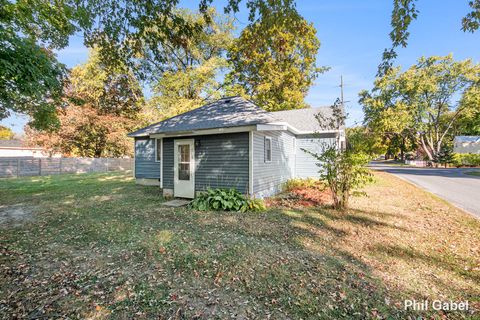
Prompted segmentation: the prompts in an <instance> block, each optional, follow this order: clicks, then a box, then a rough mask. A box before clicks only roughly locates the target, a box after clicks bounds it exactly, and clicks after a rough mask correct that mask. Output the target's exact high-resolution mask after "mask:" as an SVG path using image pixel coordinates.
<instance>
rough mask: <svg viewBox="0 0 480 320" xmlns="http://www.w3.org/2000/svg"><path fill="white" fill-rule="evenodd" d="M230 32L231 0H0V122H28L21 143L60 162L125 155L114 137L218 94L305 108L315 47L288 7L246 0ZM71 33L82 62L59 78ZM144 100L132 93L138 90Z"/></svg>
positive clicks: (124, 142)
mask: <svg viewBox="0 0 480 320" xmlns="http://www.w3.org/2000/svg"><path fill="white" fill-rule="evenodd" d="M244 2H245V4H246V7H247V8H248V10H249V11H250V24H249V25H247V26H246V27H245V29H243V30H242V31H241V32H240V35H239V36H238V37H235V35H234V30H235V26H234V22H233V19H232V17H231V15H230V14H231V13H234V12H237V11H238V10H239V6H240V1H238V0H231V1H229V3H228V5H227V6H226V8H225V12H226V14H219V13H218V12H217V11H216V10H214V9H213V8H212V7H210V6H209V5H210V3H211V1H200V2H199V10H198V12H192V11H189V10H185V9H181V8H179V7H178V1H175V0H173V1H159V0H148V1H145V2H136V1H120V2H118V1H110V0H94V1H78V0H67V1H62V2H60V3H57V2H56V3H54V4H53V3H51V2H50V1H42V0H41V1H34V2H31V1H28V0H20V1H16V2H10V1H8V0H0V4H1V6H0V24H1V28H0V44H1V46H0V70H1V71H0V73H1V74H0V118H5V117H7V116H8V115H9V114H10V113H11V112H18V113H22V114H27V115H29V116H30V118H31V121H30V122H29V124H28V128H27V129H26V134H27V137H28V141H29V142H30V143H31V144H36V145H40V146H44V147H46V148H47V149H49V150H51V151H54V152H61V153H63V154H66V155H72V156H89V157H102V156H122V155H131V154H132V143H131V141H130V140H129V139H128V138H127V137H126V134H127V133H128V132H130V131H133V130H135V129H136V128H138V127H141V126H144V125H146V124H148V123H152V122H154V121H160V120H163V119H165V118H168V117H172V116H174V115H176V114H179V113H183V112H186V111H189V110H191V109H194V108H197V107H199V106H201V105H203V104H205V103H207V102H209V101H211V100H213V99H217V98H219V97H220V96H224V95H242V96H245V97H248V98H250V99H252V100H253V101H255V102H257V103H258V104H259V105H261V106H264V107H265V108H266V109H267V110H283V109H292V108H301V107H305V106H306V103H305V101H304V99H305V96H306V95H307V93H308V89H309V88H310V86H311V85H312V84H313V81H314V79H315V78H316V77H317V76H318V75H319V74H320V73H321V72H323V71H324V70H325V68H319V67H317V66H316V54H317V52H318V49H319V47H320V42H319V40H318V39H317V37H316V30H315V28H314V27H313V25H312V24H311V23H309V22H307V21H305V19H303V17H302V16H301V15H300V14H299V13H298V12H297V10H296V9H295V4H294V2H293V1H290V0H264V1H263V0H262V1H259V0H246V1H244ZM75 33H81V34H82V35H83V37H84V39H85V45H86V46H87V47H89V48H90V55H89V59H88V61H87V62H86V63H84V64H82V65H79V66H76V67H74V68H73V69H71V70H68V69H67V68H66V67H65V66H64V65H62V64H61V63H60V62H58V60H57V58H56V56H55V54H54V50H55V49H60V48H64V47H66V46H67V45H68V37H69V36H71V35H73V34H75ZM142 89H147V90H148V91H150V92H151V95H149V96H148V97H144V95H143V90H142Z"/></svg>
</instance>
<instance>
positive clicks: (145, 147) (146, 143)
mask: <svg viewBox="0 0 480 320" xmlns="http://www.w3.org/2000/svg"><path fill="white" fill-rule="evenodd" d="M135 178H148V179H160V162H156V161H155V139H149V138H135Z"/></svg>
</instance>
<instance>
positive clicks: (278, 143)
mask: <svg viewBox="0 0 480 320" xmlns="http://www.w3.org/2000/svg"><path fill="white" fill-rule="evenodd" d="M265 137H270V138H271V139H272V161H271V162H265V152H264V151H265V149H264V145H265ZM294 140H295V136H294V135H293V134H291V133H290V132H288V131H254V132H253V166H252V167H253V193H254V195H255V196H257V197H268V196H271V195H274V194H275V193H278V192H279V191H281V188H282V184H283V183H284V182H286V181H287V180H288V179H291V178H293V177H294V169H295V150H294Z"/></svg>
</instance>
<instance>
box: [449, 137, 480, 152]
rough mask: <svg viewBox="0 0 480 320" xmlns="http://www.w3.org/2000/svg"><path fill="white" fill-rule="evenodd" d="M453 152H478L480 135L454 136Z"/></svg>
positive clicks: (479, 149) (479, 150)
mask: <svg viewBox="0 0 480 320" xmlns="http://www.w3.org/2000/svg"><path fill="white" fill-rule="evenodd" d="M453 152H455V153H474V154H480V136H456V137H455V139H454V140H453Z"/></svg>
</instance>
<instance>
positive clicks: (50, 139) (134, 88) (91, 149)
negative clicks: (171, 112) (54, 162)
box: [26, 51, 143, 157]
mask: <svg viewBox="0 0 480 320" xmlns="http://www.w3.org/2000/svg"><path fill="white" fill-rule="evenodd" d="M65 92H66V97H65V99H64V100H65V105H66V106H65V107H64V108H59V109H57V114H58V119H59V122H60V126H59V129H58V130H55V131H40V130H35V129H34V128H27V130H26V133H27V138H28V141H29V143H30V144H33V145H39V146H43V147H45V148H46V149H47V150H49V151H50V152H60V153H63V154H65V155H68V156H80V157H120V156H124V155H132V152H133V151H132V143H131V141H130V139H129V138H128V137H127V133H128V132H130V131H133V130H134V129H136V128H138V126H139V124H141V122H140V121H139V114H140V112H141V110H142V105H143V95H142V91H141V88H140V85H139V83H138V81H137V80H136V78H135V77H134V75H133V74H132V73H124V70H123V69H119V70H118V71H117V72H112V70H111V69H108V68H106V67H105V66H104V65H103V64H102V62H101V60H100V59H99V55H98V52H97V51H92V52H91V54H90V57H89V60H88V61H87V62H86V63H85V64H83V65H79V66H77V67H74V68H73V69H72V71H71V75H70V83H69V85H68V86H67V87H66V88H65Z"/></svg>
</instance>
